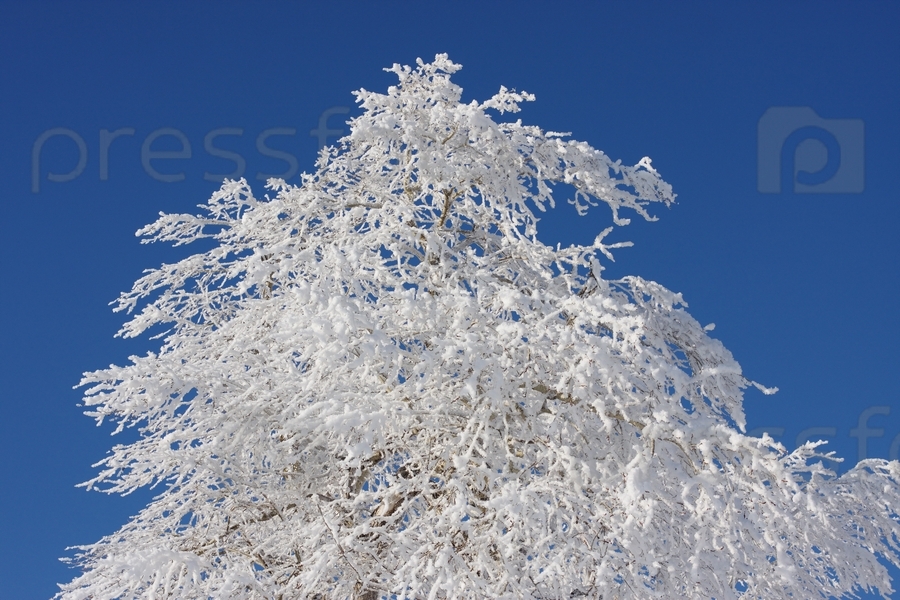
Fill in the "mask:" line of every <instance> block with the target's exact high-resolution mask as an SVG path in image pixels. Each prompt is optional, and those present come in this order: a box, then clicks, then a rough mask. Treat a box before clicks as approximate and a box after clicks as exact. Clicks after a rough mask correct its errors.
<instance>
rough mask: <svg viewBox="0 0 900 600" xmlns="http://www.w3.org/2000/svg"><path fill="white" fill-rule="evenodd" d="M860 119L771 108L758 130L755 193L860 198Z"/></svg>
mask: <svg viewBox="0 0 900 600" xmlns="http://www.w3.org/2000/svg"><path fill="white" fill-rule="evenodd" d="M864 150H865V127H864V124H863V121H862V119H823V118H822V117H820V116H819V115H817V114H816V112H815V111H814V110H813V109H811V108H809V107H808V106H773V107H771V108H769V109H768V110H767V111H766V112H765V114H763V116H762V117H761V118H760V119H759V124H758V126H757V160H758V163H757V164H758V170H757V188H758V189H759V191H760V192H762V193H764V194H781V193H795V194H860V193H862V191H863V189H864V188H865V168H864Z"/></svg>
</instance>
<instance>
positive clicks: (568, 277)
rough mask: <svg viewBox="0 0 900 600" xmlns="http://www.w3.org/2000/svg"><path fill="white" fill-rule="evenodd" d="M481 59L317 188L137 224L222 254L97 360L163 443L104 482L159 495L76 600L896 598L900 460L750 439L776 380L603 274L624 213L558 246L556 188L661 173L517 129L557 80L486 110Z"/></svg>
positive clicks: (136, 304)
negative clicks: (873, 593) (145, 339)
mask: <svg viewBox="0 0 900 600" xmlns="http://www.w3.org/2000/svg"><path fill="white" fill-rule="evenodd" d="M458 69H459V65H456V64H453V63H452V62H450V61H449V60H448V58H447V57H446V56H445V55H438V56H437V57H436V58H435V60H434V62H432V63H427V64H426V63H423V62H422V61H419V63H418V67H417V68H414V69H413V68H409V67H401V66H399V65H395V66H394V67H393V68H391V69H389V70H390V71H392V72H393V73H395V74H396V75H397V76H398V77H399V79H400V82H399V85H397V86H396V87H391V88H389V90H388V92H387V94H378V93H373V92H369V91H365V90H361V91H359V92H358V93H357V98H358V101H359V103H360V106H361V108H362V110H363V114H362V115H361V116H359V117H357V118H355V119H353V120H352V121H351V133H350V134H349V135H348V136H347V137H345V138H344V139H342V140H341V141H340V143H339V145H338V146H337V147H335V148H330V149H326V150H324V151H323V153H322V154H321V157H320V160H319V162H318V164H317V170H316V171H315V173H313V174H306V175H303V176H302V178H301V182H300V184H299V185H289V184H287V183H285V182H284V181H280V180H273V181H270V182H269V189H270V190H271V191H272V195H273V197H268V196H266V197H265V198H263V199H258V198H256V197H254V195H253V193H252V192H251V190H250V188H249V187H248V185H247V183H246V182H245V181H243V180H241V181H228V182H226V183H225V184H223V186H222V188H221V189H220V190H219V191H218V192H217V193H215V194H214V195H213V196H212V198H211V199H210V200H209V202H208V205H207V206H205V211H204V214H203V215H201V216H191V215H162V216H161V217H160V219H159V220H158V221H157V222H156V223H155V224H153V225H151V226H148V227H146V228H145V229H143V230H141V231H140V232H138V233H139V234H142V235H144V236H147V241H170V242H174V243H175V244H176V245H177V244H184V243H188V242H192V241H195V240H198V239H209V240H212V242H213V244H214V245H213V247H212V249H211V250H209V251H207V252H203V253H199V254H196V255H194V256H191V257H189V258H186V259H185V260H182V261H181V262H178V263H177V264H172V265H164V266H162V267H161V268H159V269H156V270H153V271H150V272H148V273H147V274H146V275H145V276H144V277H142V278H141V279H140V280H139V281H138V282H137V283H136V284H135V286H134V288H133V289H132V291H131V292H129V293H126V294H123V295H122V296H121V297H120V299H119V301H118V309H119V310H126V311H128V312H131V311H132V309H135V308H139V310H138V311H137V314H136V315H135V316H134V317H133V318H132V319H131V320H130V321H129V322H128V323H127V324H126V325H125V326H124V328H123V329H122V331H121V332H120V334H121V335H122V336H125V337H131V336H137V335H139V334H141V333H143V332H145V331H147V330H148V329H150V328H154V329H153V331H152V332H151V333H156V334H157V335H158V336H159V337H160V338H161V339H162V342H161V347H160V348H159V351H158V352H155V353H149V354H147V355H146V356H141V357H137V356H135V357H132V358H131V361H132V362H131V364H130V365H128V366H124V367H116V366H113V367H110V368H108V369H104V370H100V371H96V372H93V373H89V374H87V375H86V376H85V379H84V381H83V384H86V385H88V386H89V387H88V389H87V392H86V404H87V405H88V406H89V407H90V409H89V412H88V414H89V415H91V416H92V417H94V418H96V419H97V420H99V421H103V420H104V419H112V420H113V421H114V422H116V423H117V425H118V431H121V430H123V429H124V428H129V427H136V428H138V429H139V431H140V437H139V439H138V440H137V441H135V442H133V443H130V444H124V445H119V446H116V447H115V448H113V450H112V452H111V453H110V455H109V456H107V457H106V458H105V459H104V460H103V461H102V462H101V463H100V465H102V469H101V470H100V472H99V474H98V475H97V476H96V477H95V478H94V479H92V480H91V481H88V482H86V483H85V484H83V485H84V486H85V487H87V488H88V489H92V488H97V489H102V490H104V491H107V492H111V493H128V492H131V491H133V490H135V489H138V488H140V487H143V486H151V485H156V484H159V485H160V486H161V489H162V491H161V492H160V494H159V495H158V496H157V497H156V498H155V499H154V500H153V501H152V503H151V504H150V505H149V506H147V507H146V508H145V509H144V510H143V511H142V512H141V513H140V514H138V515H137V516H136V517H134V518H133V519H132V520H131V522H129V523H128V524H126V525H125V526H124V527H123V528H122V529H121V530H119V531H118V532H116V533H115V534H113V535H110V536H108V537H106V538H103V539H102V540H101V541H99V542H98V543H96V544H93V545H88V546H82V547H79V552H78V555H77V556H76V557H75V559H74V561H75V563H76V564H78V565H80V566H81V568H82V570H83V572H82V574H81V575H80V576H79V577H78V578H76V579H75V580H74V581H73V582H71V583H69V584H67V585H64V586H62V591H61V592H60V594H59V597H60V598H63V599H66V600H74V599H77V598H85V599H86V598H132V597H147V598H203V599H206V598H217V599H220V598H282V599H288V598H322V599H325V598H329V599H330V598H341V599H344V598H367V599H371V598H410V599H412V598H416V599H419V598H422V599H424V598H542V599H547V598H572V597H587V598H603V599H606V600H609V599H612V598H681V597H689V598H716V599H719V600H722V599H725V598H766V599H771V598H804V599H805V598H812V597H828V596H830V595H835V596H839V595H841V594H845V593H848V592H851V591H852V590H854V589H856V590H857V591H858V590H859V589H866V588H868V587H869V586H877V587H878V588H879V589H880V590H881V591H882V592H885V593H889V592H890V591H891V585H890V579H889V577H888V575H887V571H886V569H885V567H884V566H883V565H882V564H881V563H880V562H879V558H880V559H882V560H887V561H890V562H892V563H894V564H898V558H897V552H898V550H900V546H898V540H900V538H898V535H900V528H898V515H897V512H896V511H897V503H898V499H900V489H898V476H900V465H898V463H896V462H890V463H889V462H886V461H881V460H867V461H864V462H862V463H860V464H859V465H857V466H856V467H855V468H853V469H851V470H849V471H848V472H847V473H846V474H844V475H842V476H840V477H838V476H837V475H836V474H835V473H833V472H832V471H830V470H828V469H827V468H826V466H824V465H823V461H824V460H826V459H830V455H823V454H822V453H821V452H820V449H819V447H818V446H819V444H816V443H808V444H806V445H804V446H802V447H800V448H798V449H796V450H794V451H793V452H787V451H786V450H785V448H783V447H782V446H780V445H779V444H777V443H775V442H774V441H773V440H772V439H771V438H769V437H767V436H764V437H763V438H761V439H760V438H755V437H748V436H747V435H745V434H744V433H743V431H744V414H743V412H742V391H743V390H744V389H745V388H747V387H748V386H751V385H756V384H754V383H753V382H751V381H750V380H748V379H746V378H745V377H744V376H743V375H742V374H741V369H740V367H739V366H738V364H737V363H736V362H735V360H734V359H733V358H732V356H731V354H730V353H729V352H728V350H726V349H725V348H724V346H723V345H722V344H721V343H720V342H719V341H717V340H715V339H712V338H710V337H709V336H708V333H707V330H708V329H709V328H706V329H704V328H703V327H701V326H700V325H699V324H698V323H697V321H696V320H694V319H693V318H692V317H691V316H690V315H689V314H688V313H687V312H686V311H685V303H684V301H683V300H682V298H681V296H680V295H679V294H676V293H673V292H671V291H669V290H667V289H665V288H664V287H662V286H660V285H659V284H656V283H653V282H651V281H646V280H643V279H640V278H638V277H627V278H625V279H621V280H608V279H604V278H603V276H602V274H603V266H602V264H603V262H604V261H605V260H611V258H612V257H611V255H610V249H611V248H615V247H616V246H619V245H622V244H606V243H605V242H604V239H605V235H606V234H607V233H608V232H609V231H610V230H611V229H612V227H611V228H609V229H606V230H605V231H603V232H602V233H600V235H599V236H598V237H597V239H596V241H595V242H594V243H593V245H590V246H570V247H568V248H560V247H557V248H553V247H549V246H547V245H545V244H543V243H541V242H540V241H539V240H538V239H537V237H536V233H537V229H536V228H537V225H538V218H537V217H536V216H535V215H536V213H535V210H536V209H537V210H540V211H543V210H545V208H546V207H547V206H548V205H549V206H553V205H554V189H556V190H560V189H566V190H569V191H570V194H568V195H570V196H571V197H570V198H568V201H569V202H570V203H572V204H574V205H575V207H576V208H577V210H578V212H579V213H584V212H585V211H586V210H587V209H588V208H589V207H592V206H596V205H598V204H599V203H600V202H602V203H605V204H606V205H607V206H608V207H609V208H610V209H612V217H613V221H614V222H615V224H617V225H625V224H627V223H628V219H627V218H625V217H623V216H622V214H621V213H622V212H624V211H628V210H630V211H633V212H635V213H637V214H638V215H640V216H641V217H643V218H646V219H652V216H651V215H650V213H648V212H647V208H648V205H650V204H651V203H660V204H663V205H668V204H670V203H671V202H672V201H673V199H674V195H673V194H672V191H671V188H670V187H669V185H667V184H666V183H665V182H664V181H662V180H661V179H660V177H659V175H658V174H657V172H656V171H655V170H654V169H653V167H652V166H651V163H650V160H649V159H643V160H641V161H640V162H639V163H638V164H637V165H635V166H633V167H628V166H623V165H622V164H620V163H619V162H613V161H611V160H610V159H609V158H607V156H606V155H604V154H603V153H602V152H600V151H598V150H595V149H594V148H592V147H591V146H589V145H588V144H586V143H582V142H575V141H567V140H566V139H565V138H566V135H565V134H558V133H552V132H545V131H542V130H541V129H539V128H537V127H532V126H526V125H523V124H522V123H521V121H516V122H499V119H498V118H497V115H498V114H503V113H504V112H516V111H518V110H519V107H518V103H520V102H522V101H525V100H531V99H532V97H531V96H530V95H529V94H526V93H523V92H514V91H509V90H507V89H506V88H500V92H499V93H498V94H496V95H495V96H493V97H492V98H490V99H489V100H487V101H486V102H482V103H478V102H475V101H473V102H470V103H467V104H465V103H461V102H460V93H461V89H460V88H459V87H458V86H456V85H455V84H453V83H452V82H451V81H450V75H451V74H452V73H454V72H455V71H457V70H458ZM492 115H493V116H492ZM557 184H567V185H557ZM758 387H759V386H758ZM761 389H763V391H765V392H767V393H768V392H770V391H771V390H766V389H765V388H761Z"/></svg>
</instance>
